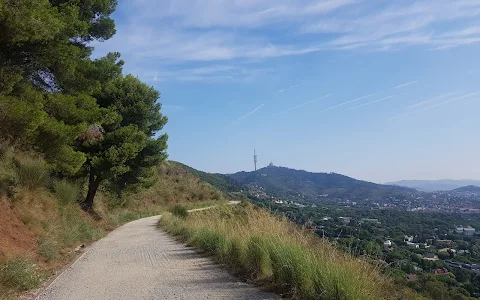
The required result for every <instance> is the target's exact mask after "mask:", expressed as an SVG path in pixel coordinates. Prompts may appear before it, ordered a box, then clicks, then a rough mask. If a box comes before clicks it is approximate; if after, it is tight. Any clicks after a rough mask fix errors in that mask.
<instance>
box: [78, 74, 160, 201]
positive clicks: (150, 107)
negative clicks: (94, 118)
mask: <svg viewBox="0 0 480 300" xmlns="http://www.w3.org/2000/svg"><path fill="white" fill-rule="evenodd" d="M95 97H96V99H97V103H98V104H99V105H100V107H101V108H102V109H106V110H108V111H109V112H110V113H111V114H112V115H113V114H117V115H118V116H119V118H117V119H116V120H115V122H108V123H104V124H102V125H103V128H104V130H105V132H104V134H103V139H101V140H97V141H86V142H84V143H83V144H82V145H81V146H80V147H79V149H80V150H81V151H82V152H84V153H85V154H86V155H87V163H86V164H85V166H84V167H85V172H87V173H88V174H89V178H90V181H89V193H88V195H87V198H86V201H85V203H86V204H85V205H86V207H87V208H91V207H92V205H93V197H94V196H95V192H96V189H97V188H98V185H99V184H100V183H101V182H102V181H105V180H106V181H107V183H108V184H107V187H109V188H110V189H111V190H114V191H119V192H120V191H122V190H124V189H126V188H130V190H136V189H138V188H142V187H149V186H151V185H153V183H154V182H155V180H156V174H155V166H156V165H158V164H159V163H160V162H161V161H163V160H165V158H166V153H165V149H166V142H167V135H166V134H164V135H161V136H160V137H159V138H154V137H153V135H154V134H155V133H156V132H157V131H159V130H161V129H162V128H163V126H164V125H165V123H166V122H167V118H166V117H164V116H162V114H161V113H160V107H161V106H160V104H158V103H157V99H158V97H159V93H158V92H157V91H155V90H154V89H153V88H152V87H149V86H147V85H146V84H144V83H142V82H141V81H140V80H139V79H138V78H135V77H133V76H131V75H128V76H126V77H118V78H116V79H114V80H112V81H110V82H109V83H107V84H105V85H104V86H103V87H102V90H101V91H99V92H98V93H96V94H95ZM109 121H110V120H109Z"/></svg>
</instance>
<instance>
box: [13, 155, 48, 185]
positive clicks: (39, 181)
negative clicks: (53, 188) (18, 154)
mask: <svg viewBox="0 0 480 300" xmlns="http://www.w3.org/2000/svg"><path fill="white" fill-rule="evenodd" d="M16 164H17V174H18V181H19V184H20V185H21V186H23V187H26V188H29V189H34V188H39V187H46V186H47V185H48V184H49V183H50V174H49V172H48V169H47V166H46V164H45V162H44V161H43V160H41V159H38V158H31V157H23V158H22V159H21V161H17V162H16Z"/></svg>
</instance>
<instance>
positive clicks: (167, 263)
mask: <svg viewBox="0 0 480 300" xmlns="http://www.w3.org/2000/svg"><path fill="white" fill-rule="evenodd" d="M159 219H160V217H159V216H156V217H150V218H145V219H140V220H137V221H133V222H131V223H128V224H126V225H124V226H122V227H120V228H118V229H117V230H115V231H113V232H112V233H110V234H109V235H108V236H107V237H106V238H104V239H102V240H100V241H98V242H97V243H95V244H94V245H93V246H92V247H90V248H89V249H88V250H87V251H86V252H85V253H84V254H83V255H82V256H81V257H80V258H79V259H78V260H77V261H76V262H75V263H74V264H73V265H72V266H70V267H69V268H68V269H67V270H65V271H64V272H63V273H62V274H61V275H60V276H59V277H57V279H55V280H54V281H53V282H52V283H51V284H50V285H49V286H48V287H47V288H46V289H45V290H44V291H43V292H42V293H41V294H40V295H39V296H38V297H37V298H36V299H38V300H57V299H58V300H66V299H68V300H76V299H82V300H83V299H89V300H97V299H98V300H105V299H111V300H118V299H140V300H143V299H195V300H200V299H279V297H278V296H276V295H274V294H270V293H266V292H262V291H260V290H259V289H258V288H257V287H255V286H252V285H249V284H246V283H243V282H240V281H239V280H237V279H236V278H235V277H234V276H232V275H231V274H229V273H228V272H227V271H226V270H224V269H222V268H221V267H219V266H218V265H216V264H215V263H214V262H212V260H211V259H209V258H206V257H202V256H200V255H199V254H197V253H196V252H195V251H193V250H191V249H189V248H188V247H186V246H185V245H183V244H182V243H179V242H177V241H175V240H174V239H172V238H171V237H170V236H169V235H167V234H166V233H164V232H162V231H160V230H158V229H157V222H158V221H159Z"/></svg>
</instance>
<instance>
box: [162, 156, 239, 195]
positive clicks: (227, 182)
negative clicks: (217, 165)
mask: <svg viewBox="0 0 480 300" xmlns="http://www.w3.org/2000/svg"><path fill="white" fill-rule="evenodd" d="M171 163H173V164H178V165H179V166H181V167H183V168H184V169H186V170H187V171H189V172H190V173H192V174H193V175H195V176H198V177H199V178H200V180H201V181H204V182H208V183H209V184H211V185H212V186H213V187H215V188H217V189H219V190H220V191H222V192H224V193H230V192H240V191H242V190H246V189H247V187H246V186H244V185H243V184H240V183H239V182H237V181H236V180H234V179H232V178H230V177H228V176H227V175H223V174H212V173H206V172H203V171H199V170H196V169H194V168H192V167H189V166H187V165H184V164H182V163H179V162H173V161H172V162H171Z"/></svg>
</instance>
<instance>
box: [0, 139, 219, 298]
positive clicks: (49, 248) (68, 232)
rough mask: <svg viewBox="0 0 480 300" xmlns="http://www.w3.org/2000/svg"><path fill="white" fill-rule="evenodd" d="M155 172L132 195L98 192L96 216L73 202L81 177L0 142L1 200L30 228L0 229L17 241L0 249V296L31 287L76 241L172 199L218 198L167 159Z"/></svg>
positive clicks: (68, 255)
mask: <svg viewBox="0 0 480 300" xmlns="http://www.w3.org/2000/svg"><path fill="white" fill-rule="evenodd" d="M158 173H159V181H158V182H157V184H156V185H155V186H153V187H152V188H151V189H149V190H146V191H144V192H142V193H140V194H137V195H126V196H125V197H124V198H121V199H116V198H115V199H112V197H113V196H108V194H106V193H102V191H100V192H99V193H98V195H97V197H96V199H95V211H96V212H97V213H98V214H99V215H100V216H101V217H102V220H100V221H96V220H94V219H93V218H92V217H91V216H90V215H89V214H87V213H85V212H83V211H82V210H81V209H80V207H79V205H78V203H77V201H78V200H79V199H82V198H83V196H84V195H82V194H84V193H85V187H83V188H82V185H81V183H80V182H74V181H69V180H66V179H62V180H58V179H52V178H51V177H50V175H49V172H48V166H47V165H46V164H45V162H44V161H43V160H42V159H41V158H39V157H35V156H34V155H31V154H28V153H22V152H18V151H15V150H14V149H13V148H9V147H5V146H2V145H0V197H2V198H0V201H3V202H2V203H3V205H4V206H3V207H8V210H9V212H10V216H11V218H13V219H15V220H16V221H17V223H18V224H21V225H22V226H24V230H25V231H27V232H28V233H29V236H28V239H27V238H26V237H25V238H24V240H25V241H23V240H22V241H23V244H19V243H18V239H17V241H16V240H15V235H14V234H13V233H14V232H15V230H14V229H15V228H11V229H12V230H11V231H10V234H9V235H5V236H2V232H0V241H2V242H3V240H2V239H5V240H6V241H10V242H11V243H16V244H18V245H17V246H18V247H16V248H15V249H16V250H15V251H14V252H15V253H13V252H12V251H9V253H8V256H5V255H4V254H3V253H2V251H1V249H0V269H1V271H2V272H3V274H0V275H1V276H0V277H1V278H0V299H3V298H4V297H5V295H6V294H4V293H7V294H8V295H12V293H13V295H15V293H16V292H18V291H22V290H25V289H29V288H31V287H33V286H34V285H36V284H37V283H38V282H40V281H41V280H42V279H45V278H46V277H48V276H49V275H51V274H52V273H53V271H54V270H55V269H57V268H58V267H61V266H62V265H64V264H65V263H68V261H70V260H71V259H72V258H73V257H74V256H75V255H76V253H75V251H74V249H75V248H76V247H77V246H79V245H81V244H89V243H91V242H93V241H95V240H98V239H99V238H101V237H103V236H105V234H107V232H108V231H110V230H113V229H114V228H116V227H118V226H120V225H122V224H124V223H127V222H129V221H132V220H135V219H139V218H143V217H148V216H152V215H158V214H161V213H162V212H163V211H165V210H168V209H170V208H171V207H172V206H173V205H175V204H177V203H182V204H184V205H187V206H188V208H196V207H204V206H211V205H214V204H215V203H218V202H219V201H215V200H222V199H223V196H222V195H221V193H219V192H218V191H217V190H215V189H213V188H212V187H211V186H209V185H208V184H204V183H202V182H199V180H198V178H196V177H195V176H193V175H191V174H190V173H188V172H186V171H185V170H183V169H182V168H179V167H177V166H175V167H174V166H172V165H169V164H168V163H166V164H163V165H161V166H159V167H158ZM219 195H220V196H219ZM0 209H2V206H0ZM2 221H4V222H7V221H6V220H0V226H4V227H6V226H9V225H11V224H10V223H11V222H9V223H8V224H4V223H2ZM22 223H23V224H22ZM12 226H14V225H12ZM6 232H7V231H6ZM12 232H13V233H12ZM23 236H25V235H23ZM27 246H28V247H27Z"/></svg>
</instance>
